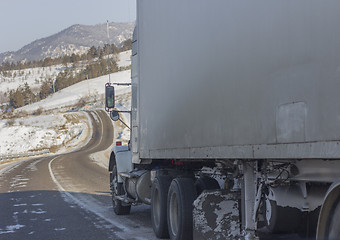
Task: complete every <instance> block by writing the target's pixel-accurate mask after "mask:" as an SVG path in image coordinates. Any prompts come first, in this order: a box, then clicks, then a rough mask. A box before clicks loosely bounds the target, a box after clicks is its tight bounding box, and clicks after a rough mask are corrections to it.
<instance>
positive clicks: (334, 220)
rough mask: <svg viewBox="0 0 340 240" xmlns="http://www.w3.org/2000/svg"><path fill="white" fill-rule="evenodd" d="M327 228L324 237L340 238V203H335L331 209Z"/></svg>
mask: <svg viewBox="0 0 340 240" xmlns="http://www.w3.org/2000/svg"><path fill="white" fill-rule="evenodd" d="M328 221H329V228H328V232H327V233H326V234H327V238H325V239H332V240H334V239H340V203H337V205H336V207H335V209H334V211H332V216H330V219H329V220H328Z"/></svg>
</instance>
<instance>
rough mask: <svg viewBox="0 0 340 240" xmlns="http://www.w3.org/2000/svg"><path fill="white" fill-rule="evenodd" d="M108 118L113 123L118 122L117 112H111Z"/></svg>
mask: <svg viewBox="0 0 340 240" xmlns="http://www.w3.org/2000/svg"><path fill="white" fill-rule="evenodd" d="M110 117H111V119H112V120H113V121H118V120H119V112H118V111H115V110H113V111H112V112H110Z"/></svg>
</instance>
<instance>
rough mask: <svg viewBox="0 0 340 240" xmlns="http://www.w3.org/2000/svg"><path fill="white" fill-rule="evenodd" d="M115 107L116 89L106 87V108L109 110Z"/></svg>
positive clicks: (109, 86)
mask: <svg viewBox="0 0 340 240" xmlns="http://www.w3.org/2000/svg"><path fill="white" fill-rule="evenodd" d="M114 107H115V88H114V87H113V86H111V85H106V86H105V108H106V109H107V110H108V109H110V108H114Z"/></svg>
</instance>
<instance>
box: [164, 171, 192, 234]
mask: <svg viewBox="0 0 340 240" xmlns="http://www.w3.org/2000/svg"><path fill="white" fill-rule="evenodd" d="M196 196H197V194H196V190H195V186H194V180H193V179H191V178H176V179H174V180H172V182H171V185H170V188H169V193H168V201H167V203H168V204H167V206H168V211H167V213H168V214H167V215H168V229H169V236H170V239H172V240H190V239H192V238H193V217H192V210H193V205H192V204H193V202H194V200H195V199H196Z"/></svg>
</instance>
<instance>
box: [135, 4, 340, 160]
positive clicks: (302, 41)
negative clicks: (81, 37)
mask: <svg viewBox="0 0 340 240" xmlns="http://www.w3.org/2000/svg"><path fill="white" fill-rule="evenodd" d="M137 4H138V8H137V9H138V12H137V21H138V28H139V29H138V62H139V66H133V67H137V68H138V70H139V71H137V72H138V73H139V76H138V80H139V83H138V84H139V97H138V101H139V110H138V116H139V118H138V119H139V126H138V127H139V129H138V133H139V138H138V140H139V152H140V158H216V157H223V158H291V157H300V158H315V157H324V158H340V151H339V150H338V146H337V145H338V142H336V141H337V140H340V104H339V103H340V27H339V24H340V14H339V13H340V1H338V0H325V1H320V0H299V1H297V0H277V1H273V0H256V1H254V0H184V1H183V0H171V1H165V0H138V1H137ZM332 141H335V142H332ZM307 143H310V144H307ZM325 148H328V149H325Z"/></svg>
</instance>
